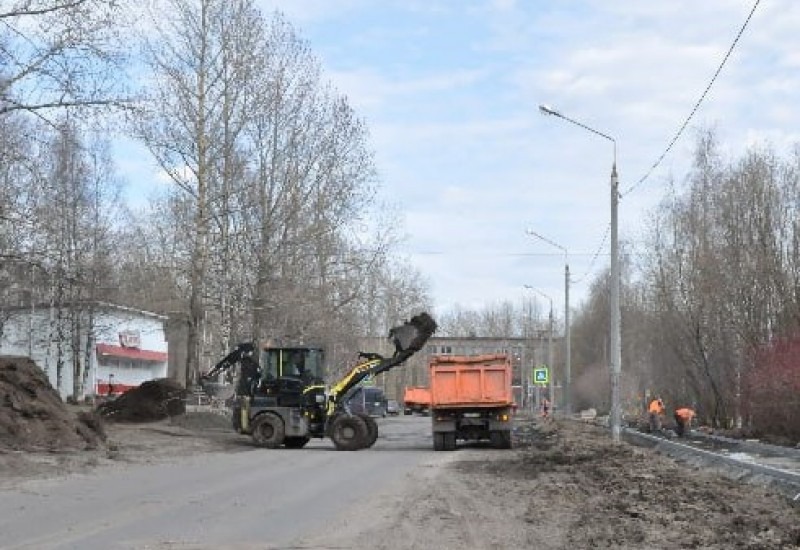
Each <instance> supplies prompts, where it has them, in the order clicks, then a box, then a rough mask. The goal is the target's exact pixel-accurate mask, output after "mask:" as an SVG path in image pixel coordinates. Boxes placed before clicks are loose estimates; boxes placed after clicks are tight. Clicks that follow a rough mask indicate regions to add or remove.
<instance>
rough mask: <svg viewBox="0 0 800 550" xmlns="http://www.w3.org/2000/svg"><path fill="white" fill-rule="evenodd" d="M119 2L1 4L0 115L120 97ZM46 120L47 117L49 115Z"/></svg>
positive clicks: (74, 0) (81, 0) (35, 0)
mask: <svg viewBox="0 0 800 550" xmlns="http://www.w3.org/2000/svg"><path fill="white" fill-rule="evenodd" d="M122 17H123V8H122V6H121V2H113V1H107V0H11V1H9V2H5V3H4V5H3V7H2V8H0V25H1V26H0V67H2V69H0V115H4V114H8V113H12V112H16V111H24V112H28V113H36V114H38V115H39V116H41V117H46V116H47V114H46V113H47V111H50V110H52V109H63V108H71V107H91V106H106V105H109V104H112V103H114V102H117V101H120V98H121V96H122V90H121V89H120V82H122V79H120V78H116V75H117V74H118V69H119V67H120V61H121V55H120V44H122V43H123V41H121V40H120V39H119V32H120V25H119V24H120V21H121V20H122ZM48 120H49V119H48Z"/></svg>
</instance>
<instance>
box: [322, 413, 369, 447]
mask: <svg viewBox="0 0 800 550" xmlns="http://www.w3.org/2000/svg"><path fill="white" fill-rule="evenodd" d="M368 435H369V432H368V430H367V425H366V423H365V422H364V419H363V418H360V417H358V416H347V415H342V416H340V417H339V418H337V419H336V420H335V421H334V423H333V427H332V428H331V439H333V444H334V445H335V446H336V450H338V451H357V450H358V449H363V448H364V447H365V443H366V442H367V437H368Z"/></svg>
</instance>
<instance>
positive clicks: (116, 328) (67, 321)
mask: <svg viewBox="0 0 800 550" xmlns="http://www.w3.org/2000/svg"><path fill="white" fill-rule="evenodd" d="M166 321H167V318H166V317H165V316H163V315H158V314H156V313H151V312H148V311H140V310H136V309H131V308H126V307H122V306H117V305H114V304H109V303H103V302H96V303H92V304H86V303H82V304H76V305H65V306H62V307H61V308H60V309H55V308H50V307H46V306H45V307H28V308H17V309H11V310H6V311H4V312H3V319H2V321H0V355H22V356H26V357H30V358H31V359H33V360H34V361H35V362H36V364H37V365H39V367H40V368H41V369H42V370H43V371H44V372H45V373H46V374H47V376H48V378H49V379H50V383H51V384H52V386H53V387H54V388H57V389H58V391H59V393H60V394H61V397H62V398H64V399H66V398H67V397H69V396H73V395H74V394H75V393H77V394H78V395H76V396H75V397H76V398H78V399H83V398H85V397H87V396H95V395H107V394H108V393H110V392H111V393H114V394H119V393H122V392H124V391H126V390H128V389H130V388H133V387H136V386H138V385H139V384H141V383H142V382H145V381H147V380H153V379H155V378H165V377H166V376H167V357H168V345H167V339H166V334H165V326H164V325H165V323H166ZM59 365H60V367H61V368H60V369H59ZM59 370H60V373H59ZM75 373H77V374H78V377H77V378H78V380H77V382H78V383H77V384H75ZM59 374H60V375H59Z"/></svg>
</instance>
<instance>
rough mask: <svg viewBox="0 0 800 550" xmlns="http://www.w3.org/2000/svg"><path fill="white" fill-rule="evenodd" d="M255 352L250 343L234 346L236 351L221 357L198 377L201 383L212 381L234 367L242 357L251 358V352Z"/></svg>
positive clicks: (253, 346)
mask: <svg viewBox="0 0 800 550" xmlns="http://www.w3.org/2000/svg"><path fill="white" fill-rule="evenodd" d="M255 350H256V347H255V345H254V344H252V343H250V342H245V343H243V344H239V345H238V346H236V349H234V350H233V351H232V352H230V353H229V354H228V355H226V356H225V357H223V358H222V359H221V360H220V361H219V362H218V363H217V364H216V365H214V366H213V367H211V370H210V371H208V372H207V373H205V374H202V375H200V380H201V381H206V380H211V379H213V378H214V377H215V376H217V375H218V374H219V373H221V372H224V371H226V370H228V369H230V368H231V367H233V366H234V365H236V364H237V363H238V362H240V361H241V360H242V359H243V358H244V357H250V356H252V354H253V352H255Z"/></svg>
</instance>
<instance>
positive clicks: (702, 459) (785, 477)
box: [623, 429, 800, 505]
mask: <svg viewBox="0 0 800 550" xmlns="http://www.w3.org/2000/svg"><path fill="white" fill-rule="evenodd" d="M623 437H624V438H625V440H626V441H627V442H628V443H631V444H633V445H637V446H643V447H649V448H651V449H654V450H656V451H657V452H660V453H663V454H665V455H667V456H671V457H673V458H676V459H679V460H682V461H685V462H687V463H689V464H692V465H694V466H698V467H703V468H709V469H714V470H716V471H719V472H720V473H722V474H723V475H724V476H725V477H728V478H730V479H734V480H737V481H744V482H747V483H751V484H754V485H760V486H762V487H769V488H773V489H775V490H777V491H778V492H780V493H781V494H783V495H784V496H786V497H788V498H789V499H791V500H792V501H793V502H794V503H796V504H797V505H800V474H797V473H794V472H789V471H786V470H781V469H779V468H773V467H770V466H764V465H761V464H755V463H752V462H748V461H744V460H738V459H736V458H732V457H729V456H725V455H721V454H717V453H713V452H710V451H706V450H704V449H698V448H696V447H692V446H689V445H686V444H683V443H678V442H675V441H670V440H668V439H664V438H662V437H656V436H654V435H650V434H645V433H641V432H637V431H634V430H630V429H624V430H623ZM733 442H734V443H739V442H738V441H736V440H734V441H733ZM789 450H791V449H789ZM791 457H794V455H791Z"/></svg>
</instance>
